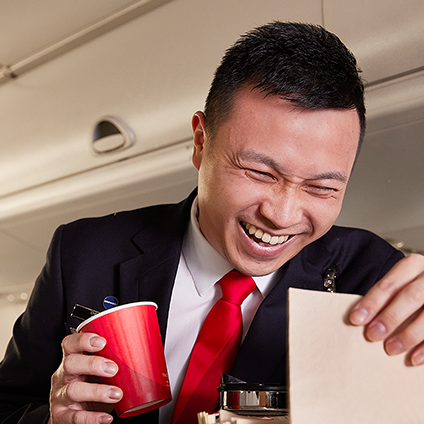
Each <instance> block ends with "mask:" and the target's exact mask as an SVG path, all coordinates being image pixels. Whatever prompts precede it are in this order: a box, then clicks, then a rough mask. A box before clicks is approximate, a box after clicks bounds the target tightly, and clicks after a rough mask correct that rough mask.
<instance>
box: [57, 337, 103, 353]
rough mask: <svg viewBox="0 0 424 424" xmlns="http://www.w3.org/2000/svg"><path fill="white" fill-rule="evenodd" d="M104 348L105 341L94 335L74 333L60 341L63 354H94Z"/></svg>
mask: <svg viewBox="0 0 424 424" xmlns="http://www.w3.org/2000/svg"><path fill="white" fill-rule="evenodd" d="M105 346H106V340H105V339H104V338H103V337H100V336H99V335H97V334H95V333H76V334H70V335H69V336H66V337H65V338H64V339H63V341H62V350H63V354H64V355H65V356H66V355H69V354H71V353H84V352H88V353H95V352H100V351H101V350H102V349H103V348H104V347H105Z"/></svg>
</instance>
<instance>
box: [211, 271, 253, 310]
mask: <svg viewBox="0 0 424 424" xmlns="http://www.w3.org/2000/svg"><path fill="white" fill-rule="evenodd" d="M219 285H220V286H221V290H222V300H226V301H227V302H231V303H235V304H236V305H241V304H242V303H243V301H244V299H246V297H247V296H249V294H250V293H252V291H253V290H255V288H256V284H255V282H254V281H253V279H252V277H249V276H247V275H244V274H242V273H241V272H238V271H236V270H233V271H230V272H229V273H228V274H226V275H224V276H223V277H222V278H221V279H220V280H219Z"/></svg>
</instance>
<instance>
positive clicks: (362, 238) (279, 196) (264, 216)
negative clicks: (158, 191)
mask: <svg viewBox="0 0 424 424" xmlns="http://www.w3.org/2000/svg"><path fill="white" fill-rule="evenodd" d="M192 126H193V135H194V138H193V139H194V151H193V164H194V166H195V167H196V168H197V169H198V171H199V183H198V191H197V195H196V192H195V193H192V194H191V195H190V197H189V198H188V199H186V200H185V201H183V202H182V203H181V204H178V205H160V206H156V207H153V208H146V209H141V210H137V211H132V212H123V213H118V214H114V215H111V216H108V217H104V218H98V219H88V220H81V221H77V222H75V223H72V224H70V225H67V226H62V227H60V228H59V229H58V230H57V232H56V233H55V236H54V238H53V241H52V245H51V248H50V250H49V255H48V261H47V263H46V266H45V268H44V269H43V271H42V274H41V275H40V277H39V279H38V281H37V284H36V287H35V289H34V292H33V294H32V297H31V300H30V302H29V305H28V309H27V311H26V312H25V313H24V315H23V316H22V317H21V318H20V319H19V320H18V323H17V326H16V328H15V333H14V338H13V339H12V341H11V344H10V346H9V349H8V351H7V353H6V357H5V360H4V362H3V363H2V367H1V368H0V393H1V398H0V399H1V401H0V402H1V409H0V414H1V415H0V417H1V418H2V419H3V422H7V423H12V422H19V423H38V422H40V423H41V422H46V421H47V420H49V422H51V423H54V424H55V423H109V422H110V421H111V420H112V416H111V415H109V413H110V412H111V410H112V407H113V404H114V403H116V402H118V401H119V400H120V399H121V397H122V390H121V388H118V387H113V386H110V385H104V384H103V385H101V384H98V382H96V378H97V377H107V376H112V375H114V374H115V373H116V372H117V365H116V364H114V363H113V362H111V361H108V360H106V359H104V358H101V357H99V356H97V355H96V352H99V351H100V350H101V349H102V348H103V347H104V345H105V340H104V339H102V338H101V337H99V336H97V335H95V334H72V335H68V336H66V334H67V333H69V328H70V327H73V326H75V325H77V324H78V323H77V322H76V320H73V319H71V318H69V315H70V312H71V310H72V307H73V305H74V304H75V303H83V304H85V305H86V306H89V307H92V308H94V309H99V308H101V304H102V300H103V299H104V298H105V297H106V296H108V295H114V296H115V297H117V298H118V299H119V301H120V303H121V304H124V303H128V302H132V301H137V300H149V301H154V302H156V303H157V304H158V305H159V308H158V318H159V324H160V329H161V332H162V337H163V339H164V343H165V354H166V359H167V364H168V368H169V374H170V381H171V387H172V392H173V397H174V403H172V404H169V405H168V406H165V407H163V408H161V410H160V413H159V414H158V411H157V410H156V411H152V412H149V413H147V414H143V415H140V416H137V417H132V418H127V422H129V423H130V422H134V423H136V422H137V423H155V422H158V415H160V418H159V419H160V422H161V423H169V422H171V417H172V413H173V408H174V406H175V401H176V400H177V399H178V393H179V390H180V387H181V384H182V382H183V379H184V374H185V372H186V368H187V364H188V360H189V357H190V353H191V350H192V348H193V345H194V344H195V341H196V337H197V334H198V333H199V331H200V328H201V325H202V322H203V321H204V320H205V317H206V315H207V314H208V312H209V310H210V309H211V308H212V306H213V304H214V303H215V301H217V300H218V299H219V297H220V296H221V290H220V288H219V286H218V284H216V282H217V281H218V280H219V279H220V278H221V277H222V276H223V275H225V274H226V273H227V272H229V271H230V270H231V269H233V268H235V269H237V270H238V271H240V272H241V273H243V274H245V275H248V276H252V277H254V280H255V283H256V289H255V290H254V291H253V292H252V294H251V295H250V296H249V297H247V298H246V300H245V301H244V302H243V305H242V308H243V337H244V341H243V344H242V346H241V348H240V350H239V352H238V354H237V357H236V359H235V361H234V363H233V365H232V367H231V370H230V373H231V374H232V375H234V376H236V377H239V378H241V379H244V380H246V381H251V382H262V383H266V382H276V381H277V382H279V383H281V384H284V383H285V370H286V357H285V354H286V348H287V346H286V324H287V317H286V292H287V288H288V287H290V286H294V287H303V288H308V289H313V290H324V285H323V278H324V275H325V273H326V271H327V270H328V269H329V268H331V269H335V270H336V275H337V290H338V291H342V292H351V293H359V294H365V293H367V292H368V294H367V295H366V296H365V297H364V298H363V299H362V300H361V302H360V303H359V304H358V305H357V306H356V307H355V308H354V310H353V311H352V314H351V320H352V322H353V323H354V324H358V325H367V330H366V336H367V337H368V338H369V339H370V340H373V341H377V340H384V341H385V342H384V343H385V349H386V351H387V353H388V354H397V353H400V352H405V351H407V350H410V349H412V352H413V353H412V355H411V361H412V363H413V364H414V365H420V364H422V363H424V348H423V344H422V341H423V340H424V317H423V316H422V314H421V316H420V317H419V318H418V319H417V320H416V321H414V322H412V323H411V324H409V325H408V326H407V327H406V328H405V329H404V330H403V331H402V332H401V333H399V334H398V335H396V336H391V333H392V332H393V330H394V329H395V328H396V327H398V325H399V324H401V323H402V322H404V321H405V320H406V319H407V318H408V317H409V316H410V315H412V314H413V313H415V312H416V311H418V310H419V309H420V308H421V307H422V305H423V303H424V277H423V271H424V260H423V258H422V257H421V256H419V255H411V256H409V257H408V258H403V255H402V254H401V253H400V252H398V251H396V250H395V249H393V248H392V247H391V246H389V245H388V244H387V243H385V242H384V241H383V240H381V239H379V238H378V237H377V236H375V235H373V234H371V233H369V232H366V231H362V230H353V229H343V228H338V227H333V224H334V222H335V220H336V218H337V216H338V214H339V212H340V209H341V206H342V201H343V196H344V193H345V190H346V185H347V182H348V179H349V176H350V174H351V171H352V168H353V165H354V162H355V159H356V156H357V153H358V151H359V149H360V144H361V143H362V139H363V136H364V130H365V108H364V104H363V85H362V83H361V81H360V78H359V76H358V71H357V67H356V62H355V59H354V58H353V57H352V56H351V54H350V53H349V52H348V50H347V49H346V48H345V47H344V46H343V44H342V43H341V42H340V41H339V40H338V39H337V37H335V36H334V35H332V34H330V33H328V32H327V31H325V30H323V29H322V28H320V27H317V26H311V25H303V24H291V23H280V22H274V23H271V24H269V25H266V26H264V27H261V28H258V29H256V30H254V31H252V32H251V33H249V34H247V35H246V36H245V37H242V38H241V39H240V40H239V41H238V42H237V43H236V44H235V45H234V46H233V47H232V48H231V49H229V51H228V52H227V53H226V55H225V57H224V59H223V62H222V64H221V65H220V67H219V68H218V70H217V73H216V75H215V78H214V81H213V84H212V87H211V90H210V93H209V96H208V99H207V101H206V107H205V112H204V113H202V112H197V113H196V114H195V115H194V117H193V120H192ZM386 273H387V274H386ZM374 284H375V285H374ZM373 285H374V287H373V288H371V287H372V286H373ZM370 288H371V289H370ZM63 322H65V326H63ZM65 336H66V337H65ZM62 339H63V355H62V351H61V348H60V342H61V340H62ZM84 352H90V353H91V354H92V355H90V356H87V355H84V354H83V353H84ZM51 375H53V377H52V379H51V383H50V377H51ZM49 391H50V400H49V399H48V393H49ZM214 391H215V390H213V389H212V391H211V396H213V395H214V393H212V392H214ZM199 408H201V406H199ZM208 412H212V411H208ZM115 419H116V420H119V419H118V418H115ZM194 420H195V417H193V418H192V420H191V422H195V421H194Z"/></svg>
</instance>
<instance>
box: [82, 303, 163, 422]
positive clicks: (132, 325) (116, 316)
mask: <svg viewBox="0 0 424 424" xmlns="http://www.w3.org/2000/svg"><path fill="white" fill-rule="evenodd" d="M156 309H157V305H156V304H155V303H152V302H137V303H129V304H126V305H122V306H117V307H115V308H112V309H108V310H106V311H103V312H100V313H99V314H97V315H94V316H92V317H91V318H89V319H87V320H86V321H84V322H82V323H81V324H80V325H79V326H78V328H77V331H78V332H80V333H97V334H98V335H99V336H102V337H104V338H105V339H106V341H107V343H106V346H105V347H104V348H103V349H102V350H101V351H100V352H99V353H97V354H96V355H100V356H103V357H105V358H108V359H111V360H112V361H114V362H116V364H117V365H118V367H119V371H118V372H117V374H116V375H115V376H114V377H111V378H104V379H102V381H103V382H104V383H107V384H112V385H115V386H118V387H120V388H121V389H122V391H123V392H124V396H123V398H122V400H121V401H119V402H118V403H116V404H115V410H116V412H117V414H118V416H119V417H131V416H133V415H137V414H142V413H144V412H148V411H151V410H152V409H156V408H159V407H160V406H162V405H165V404H166V403H168V402H169V401H170V400H171V391H170V388H169V380H168V373H167V369H166V363H165V356H164V352H163V346H162V340H161V336H160V331H159V324H158V319H157V315H156Z"/></svg>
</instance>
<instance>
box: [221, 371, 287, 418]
mask: <svg viewBox="0 0 424 424" xmlns="http://www.w3.org/2000/svg"><path fill="white" fill-rule="evenodd" d="M218 391H219V393H220V405H221V409H223V410H227V411H230V412H232V413H235V414H238V415H251V416H266V417H270V416H275V417H277V416H281V417H283V416H286V417H288V415H289V412H288V403H287V387H286V386H281V385H278V384H261V383H247V382H245V381H242V380H239V379H237V378H235V377H232V376H229V375H226V374H223V375H222V383H221V385H220V386H219V387H218Z"/></svg>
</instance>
